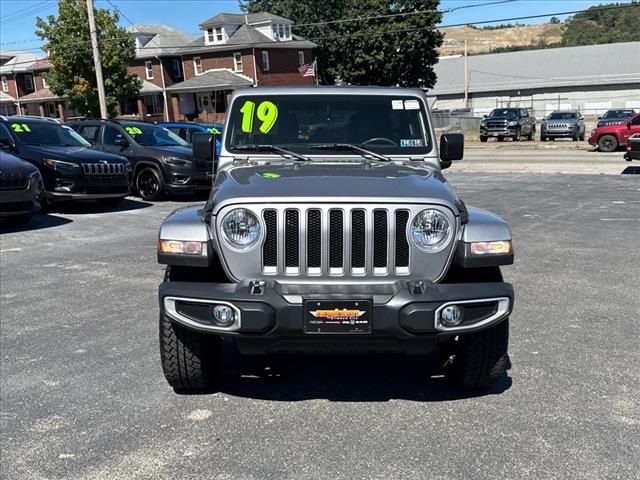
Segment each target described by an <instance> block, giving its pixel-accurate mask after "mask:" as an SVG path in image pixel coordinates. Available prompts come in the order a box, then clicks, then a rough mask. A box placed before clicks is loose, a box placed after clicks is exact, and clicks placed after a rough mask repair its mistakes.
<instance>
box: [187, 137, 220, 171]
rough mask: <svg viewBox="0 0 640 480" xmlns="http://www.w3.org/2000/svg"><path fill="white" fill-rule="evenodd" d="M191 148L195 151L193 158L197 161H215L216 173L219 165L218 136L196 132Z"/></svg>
mask: <svg viewBox="0 0 640 480" xmlns="http://www.w3.org/2000/svg"><path fill="white" fill-rule="evenodd" d="M191 148H192V149H193V158H195V159H196V160H200V161H204V162H211V161H213V172H214V173H215V171H216V167H217V163H218V161H217V160H218V155H217V152H216V135H215V134H210V133H204V132H196V133H194V134H192V135H191Z"/></svg>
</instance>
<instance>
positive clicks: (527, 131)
mask: <svg viewBox="0 0 640 480" xmlns="http://www.w3.org/2000/svg"><path fill="white" fill-rule="evenodd" d="M535 136H536V119H535V117H532V116H531V115H529V112H528V111H527V109H526V108H496V109H494V110H492V111H491V113H490V114H489V115H485V116H484V118H483V120H482V121H481V122H480V141H481V142H486V141H487V140H488V139H489V138H490V137H493V138H496V139H497V140H498V141H499V142H502V141H504V139H505V138H511V139H513V141H514V142H517V141H519V140H520V139H521V138H522V137H525V138H526V139H527V140H530V141H531V140H533V139H534V138H535Z"/></svg>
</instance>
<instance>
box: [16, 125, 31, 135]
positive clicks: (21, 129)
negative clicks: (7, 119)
mask: <svg viewBox="0 0 640 480" xmlns="http://www.w3.org/2000/svg"><path fill="white" fill-rule="evenodd" d="M11 130H13V131H14V132H15V133H27V132H30V131H31V129H30V128H29V125H27V124H26V123H12V124H11Z"/></svg>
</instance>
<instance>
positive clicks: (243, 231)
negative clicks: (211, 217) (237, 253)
mask: <svg viewBox="0 0 640 480" xmlns="http://www.w3.org/2000/svg"><path fill="white" fill-rule="evenodd" d="M222 233H223V234H224V236H225V238H226V239H227V240H228V241H229V242H230V243H231V244H232V245H234V246H236V247H238V248H246V247H250V246H251V245H253V244H254V243H256V242H257V241H258V238H260V221H259V220H258V217H256V216H255V215H254V214H253V213H252V212H250V211H249V210H247V209H246V208H236V209H235V210H231V211H230V212H229V213H227V214H226V215H225V217H224V218H223V219H222Z"/></svg>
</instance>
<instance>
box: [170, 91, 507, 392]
mask: <svg viewBox="0 0 640 480" xmlns="http://www.w3.org/2000/svg"><path fill="white" fill-rule="evenodd" d="M227 119H228V121H227V123H226V125H225V131H224V135H223V138H222V142H221V143H222V145H221V150H220V154H219V155H217V154H216V152H215V148H214V144H215V139H214V138H213V137H212V136H209V135H206V134H202V133H196V134H194V138H193V152H194V156H195V157H196V158H198V159H201V160H203V161H209V160H213V169H214V173H215V180H214V187H213V189H212V191H211V194H210V197H209V200H208V201H207V202H206V203H205V204H204V205H197V206H193V207H187V208H182V209H179V210H177V211H175V212H174V213H172V214H171V215H169V217H167V218H166V219H165V221H164V222H163V224H162V225H161V227H160V233H159V238H158V261H159V262H160V263H161V264H165V265H167V268H166V272H165V277H164V281H163V282H162V284H161V286H160V289H159V307H160V318H159V331H160V335H159V337H160V358H161V363H162V367H163V372H164V375H165V378H166V379H167V381H168V383H169V384H170V385H171V386H172V387H173V388H174V389H176V390H178V391H180V390H182V391H189V390H198V389H205V390H210V389H212V388H215V385H216V383H215V382H216V379H217V378H219V377H218V376H217V375H216V372H217V371H218V370H219V368H220V366H221V362H222V359H223V358H225V356H224V355H221V348H222V345H223V343H224V345H228V346H231V347H232V348H234V349H237V351H239V352H240V354H245V355H267V354H283V353H284V354H296V355H297V354H304V353H312V354H327V355H332V354H346V353H348V354H356V353H362V354H370V353H379V354H389V353H403V354H418V355H420V354H426V353H429V352H434V353H436V352H437V353H439V354H440V355H439V356H437V355H434V357H437V358H439V359H441V362H442V363H440V364H439V367H440V370H439V371H442V372H443V373H444V374H445V375H446V376H447V377H448V378H449V379H451V381H452V382H453V383H454V384H456V385H458V386H461V387H463V388H478V389H484V388H487V387H489V386H491V385H492V384H494V383H495V382H497V381H499V380H500V379H501V378H502V377H503V375H504V374H505V370H506V368H507V364H508V356H507V346H508V336H509V320H508V318H509V315H510V313H511V310H512V308H513V298H514V293H513V287H512V285H511V284H509V283H507V282H505V281H504V280H503V278H502V273H501V271H500V268H501V266H503V265H510V264H512V263H513V250H512V244H511V231H510V229H509V225H508V224H507V222H506V221H504V220H503V219H501V218H500V217H498V216H497V215H495V214H493V213H490V212H488V211H484V210H478V209H474V208H467V207H466V206H465V204H464V202H463V201H462V200H461V199H460V197H458V195H457V194H456V193H455V192H454V190H453V188H452V187H451V185H450V184H449V183H448V182H447V180H446V178H445V177H444V176H443V174H442V171H443V169H446V168H448V167H450V166H451V164H452V162H453V161H457V160H461V159H462V156H463V148H464V137H463V136H462V135H461V134H447V135H443V136H442V137H441V138H440V146H439V148H438V145H437V143H436V137H435V134H434V129H433V123H432V121H431V113H430V111H429V108H428V103H427V99H426V96H425V95H424V93H423V92H422V91H421V90H418V89H399V88H382V87H374V88H371V87H369V88H360V87H304V88H266V87H265V88H262V87H260V88H251V89H239V90H236V91H235V92H234V93H233V95H232V98H231V101H230V106H229V110H228V112H227Z"/></svg>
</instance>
